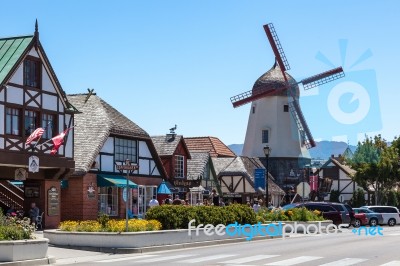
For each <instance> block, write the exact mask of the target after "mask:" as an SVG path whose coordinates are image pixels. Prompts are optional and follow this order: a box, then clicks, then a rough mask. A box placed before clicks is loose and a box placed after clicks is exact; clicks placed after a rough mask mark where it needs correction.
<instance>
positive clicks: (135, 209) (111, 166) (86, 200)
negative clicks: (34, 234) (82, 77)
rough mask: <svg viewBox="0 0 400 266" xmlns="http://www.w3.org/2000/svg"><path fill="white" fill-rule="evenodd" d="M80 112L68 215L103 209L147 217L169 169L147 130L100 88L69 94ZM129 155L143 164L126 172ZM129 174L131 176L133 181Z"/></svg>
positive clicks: (67, 190)
mask: <svg viewBox="0 0 400 266" xmlns="http://www.w3.org/2000/svg"><path fill="white" fill-rule="evenodd" d="M68 99H69V100H70V102H71V103H72V104H73V105H74V106H76V108H78V109H79V110H80V112H81V113H79V114H77V115H76V116H75V121H76V124H77V126H76V128H75V140H74V147H75V161H76V166H75V171H74V173H73V177H72V178H70V179H69V180H68V182H65V186H64V187H63V189H62V196H63V198H64V199H65V201H63V212H62V219H63V220H68V219H74V220H76V219H79V220H85V219H96V217H97V216H98V214H99V213H105V214H107V215H110V216H112V217H120V218H122V217H125V215H126V208H125V207H126V202H128V214H129V216H132V217H133V216H138V217H143V216H144V214H145V213H146V210H147V209H148V208H149V206H148V203H149V201H150V200H151V199H152V197H153V196H155V195H156V194H157V188H158V186H159V185H160V183H161V182H162V180H163V179H164V178H165V176H166V175H165V171H164V168H163V166H162V163H161V160H160V158H159V157H158V155H157V152H156V149H155V147H154V145H153V142H152V140H151V138H150V136H149V135H148V133H147V132H146V131H144V130H143V129H142V128H141V127H139V126H138V125H137V124H135V123H134V122H133V121H131V120H130V119H128V118H127V117H125V116H124V115H123V114H121V113H120V112H118V111H117V110H116V109H115V108H113V107H112V106H111V105H109V104H108V103H107V102H105V101H104V100H103V99H101V98H100V97H98V96H97V95H96V94H92V93H89V94H76V95H68ZM126 159H129V161H130V163H131V164H134V165H137V167H138V169H136V170H134V171H130V172H129V173H127V172H126V171H123V172H120V170H118V166H119V165H123V164H125V162H126ZM127 178H128V181H127Z"/></svg>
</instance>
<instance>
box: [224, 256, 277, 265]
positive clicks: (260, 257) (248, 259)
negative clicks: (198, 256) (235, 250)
mask: <svg viewBox="0 0 400 266" xmlns="http://www.w3.org/2000/svg"><path fill="white" fill-rule="evenodd" d="M278 256H279V255H255V256H250V257H244V258H239V259H233V260H228V261H223V262H221V263H232V264H240V263H247V262H251V261H256V260H263V259H269V258H273V257H278Z"/></svg>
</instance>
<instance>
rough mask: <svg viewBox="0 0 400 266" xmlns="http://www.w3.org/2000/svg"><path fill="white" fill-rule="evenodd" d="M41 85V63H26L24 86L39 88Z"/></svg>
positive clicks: (26, 61) (28, 61)
mask: <svg viewBox="0 0 400 266" xmlns="http://www.w3.org/2000/svg"><path fill="white" fill-rule="evenodd" d="M39 84H40V62H39V61H35V60H29V59H27V60H25V61H24V85H25V86H29V87H32V88H39Z"/></svg>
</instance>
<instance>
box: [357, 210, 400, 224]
mask: <svg viewBox="0 0 400 266" xmlns="http://www.w3.org/2000/svg"><path fill="white" fill-rule="evenodd" d="M361 208H367V209H370V210H371V211H374V212H377V213H380V214H382V216H383V224H388V225H389V226H394V225H396V224H400V213H399V210H398V209H397V208H396V207H393V206H363V207H361Z"/></svg>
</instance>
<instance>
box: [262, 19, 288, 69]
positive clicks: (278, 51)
mask: <svg viewBox="0 0 400 266" xmlns="http://www.w3.org/2000/svg"><path fill="white" fill-rule="evenodd" d="M264 30H265V33H266V34H267V37H268V40H269V43H270V44H271V47H272V51H274V54H275V58H276V60H277V61H278V64H279V67H280V68H281V70H282V72H285V71H286V70H289V69H290V66H289V63H288V61H287V59H286V56H285V53H284V52H283V49H282V46H281V43H280V41H279V38H278V35H277V34H276V31H275V28H274V25H272V23H269V24H267V25H264ZM283 75H284V76H285V73H283Z"/></svg>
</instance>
